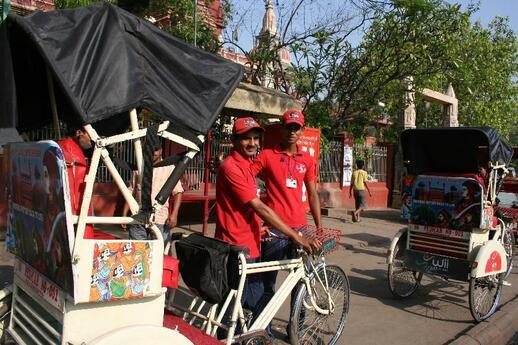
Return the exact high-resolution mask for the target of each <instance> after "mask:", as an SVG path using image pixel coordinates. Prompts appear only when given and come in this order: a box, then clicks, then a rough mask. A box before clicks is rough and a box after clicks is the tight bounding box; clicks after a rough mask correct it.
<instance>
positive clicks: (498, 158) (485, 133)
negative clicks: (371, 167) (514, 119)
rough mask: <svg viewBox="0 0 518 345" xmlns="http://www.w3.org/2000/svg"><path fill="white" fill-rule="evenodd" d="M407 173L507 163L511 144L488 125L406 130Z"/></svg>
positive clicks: (466, 169) (462, 170) (403, 137)
mask: <svg viewBox="0 0 518 345" xmlns="http://www.w3.org/2000/svg"><path fill="white" fill-rule="evenodd" d="M401 146H402V149H403V160H404V162H405V165H406V167H407V171H408V173H410V174H413V175H418V174H423V173H435V172H440V173H477V172H478V168H479V167H480V166H485V167H487V165H488V162H489V161H490V162H492V163H493V164H495V163H497V162H498V163H499V164H505V165H507V164H509V163H510V162H511V159H512V156H513V149H512V147H511V146H510V145H509V144H508V143H507V142H506V141H505V140H504V139H503V138H502V137H501V136H500V135H499V134H498V132H497V131H496V130H495V129H493V128H490V127H454V128H427V129H408V130H405V131H403V132H402V133H401Z"/></svg>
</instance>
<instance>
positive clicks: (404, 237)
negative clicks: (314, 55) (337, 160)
mask: <svg viewBox="0 0 518 345" xmlns="http://www.w3.org/2000/svg"><path fill="white" fill-rule="evenodd" d="M401 147H402V150H403V152H402V153H403V162H404V165H405V167H406V169H407V176H406V177H405V179H404V186H403V193H404V194H403V197H404V198H405V199H409V200H410V202H409V203H407V205H410V220H409V224H408V227H407V228H405V229H402V230H400V231H399V232H398V233H397V234H396V236H395V237H394V239H393V240H392V243H391V245H390V249H389V252H388V258H387V263H388V272H387V274H388V285H389V289H390V291H391V292H392V294H393V295H394V296H395V297H396V298H407V297H410V296H411V295H412V294H413V293H414V292H415V291H416V290H417V289H418V287H419V285H420V282H421V279H422V277H423V274H429V275H434V276H439V277H443V278H446V279H454V280H459V281H465V282H469V307H470V311H471V315H472V316H473V318H474V319H475V321H477V322H479V321H482V320H484V319H487V318H488V317H490V316H491V315H492V314H493V313H494V312H495V310H496V308H497V306H498V303H499V300H500V296H501V293H502V286H503V282H504V279H505V277H506V276H507V275H508V274H509V272H510V270H511V269H512V261H513V254H514V253H513V251H514V241H513V233H512V230H511V226H510V224H508V222H507V220H506V219H505V218H504V219H502V218H498V217H496V216H495V213H494V211H493V208H494V205H495V200H496V195H497V192H498V190H499V188H500V185H501V183H502V180H503V178H504V176H505V174H506V173H507V169H506V166H507V165H508V164H509V162H510V160H511V158H512V148H511V147H510V146H509V145H508V144H507V143H506V142H505V141H504V140H503V139H502V138H501V137H500V135H499V134H498V133H497V132H496V131H495V130H494V129H492V128H487V127H483V128H442V129H413V130H406V131H404V132H403V133H402V134H401Z"/></svg>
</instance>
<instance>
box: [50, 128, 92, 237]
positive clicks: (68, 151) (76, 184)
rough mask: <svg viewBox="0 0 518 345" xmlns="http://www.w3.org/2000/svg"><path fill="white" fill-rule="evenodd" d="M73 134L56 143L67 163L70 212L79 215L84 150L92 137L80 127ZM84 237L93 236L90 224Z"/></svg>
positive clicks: (89, 144) (86, 165) (84, 175)
mask: <svg viewBox="0 0 518 345" xmlns="http://www.w3.org/2000/svg"><path fill="white" fill-rule="evenodd" d="M73 134H74V135H73V136H69V137H67V138H65V139H62V140H59V141H58V142H57V144H58V145H59V147H61V150H62V151H63V155H64V158H65V163H66V165H67V173H68V185H69V189H70V204H71V207H72V214H73V215H79V213H80V211H81V203H82V201H83V194H84V191H85V177H86V173H87V171H88V163H87V161H86V158H85V154H84V151H85V150H88V149H90V148H91V147H92V139H91V138H90V135H88V133H87V132H86V131H85V130H84V129H82V128H80V129H76V130H75V131H74V132H73ZM88 215H92V209H91V208H89V210H88ZM84 238H87V239H92V238H94V228H93V226H92V225H91V224H87V225H86V228H85V234H84Z"/></svg>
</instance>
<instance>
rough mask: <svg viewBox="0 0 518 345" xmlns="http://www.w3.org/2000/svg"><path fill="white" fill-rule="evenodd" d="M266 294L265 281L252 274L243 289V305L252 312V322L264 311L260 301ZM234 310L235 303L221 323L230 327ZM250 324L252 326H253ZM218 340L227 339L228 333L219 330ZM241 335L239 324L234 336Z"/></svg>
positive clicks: (228, 309) (230, 305)
mask: <svg viewBox="0 0 518 345" xmlns="http://www.w3.org/2000/svg"><path fill="white" fill-rule="evenodd" d="M246 262H247V263H249V264H252V263H256V262H259V258H255V259H246ZM263 294H264V288H263V280H262V277H261V275H260V274H251V275H249V276H248V277H247V278H246V280H245V286H244V288H243V294H242V296H241V304H242V306H243V308H244V309H248V310H250V311H251V312H252V320H251V323H253V320H254V318H256V317H257V316H258V315H259V314H260V313H261V311H262V308H261V304H260V301H261V299H262V297H263ZM233 309H234V302H231V303H230V304H229V306H228V308H227V311H226V312H225V315H223V319H222V320H221V323H223V324H225V325H229V326H230V320H231V319H232V310H233ZM251 323H250V324H251ZM217 333H218V339H226V337H227V331H226V330H224V329H222V328H218V332H217ZM239 333H241V326H240V324H239V322H238V323H237V327H236V331H235V333H234V334H239Z"/></svg>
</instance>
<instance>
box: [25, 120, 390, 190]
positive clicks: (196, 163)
mask: <svg viewBox="0 0 518 345" xmlns="http://www.w3.org/2000/svg"><path fill="white" fill-rule="evenodd" d="M61 131H62V133H66V126H65V125H64V124H61ZM27 135H28V138H29V140H46V139H51V140H54V139H56V133H55V131H54V128H53V127H50V126H49V127H44V128H41V129H38V130H34V131H31V132H29V133H27ZM329 145H330V146H329V149H328V150H326V151H325V152H320V161H319V173H318V177H319V182H337V183H339V182H340V178H341V173H342V149H343V148H342V145H343V143H342V141H341V140H332V141H331V142H330V143H329ZM109 149H110V151H111V152H110V155H111V156H112V157H117V158H119V159H121V160H123V161H125V162H127V163H128V164H129V165H135V156H134V151H133V142H131V141H125V142H122V143H117V144H115V145H113V146H112V147H110V148H109ZM231 151H232V143H231V141H230V137H227V136H221V135H220V136H218V137H216V138H213V139H212V141H211V147H210V153H211V157H216V156H218V155H219V154H221V155H223V156H224V157H226V156H227V155H228V154H229V153H230V152H231ZM353 159H354V161H356V160H357V159H363V160H364V161H365V170H366V171H367V173H368V174H369V177H370V178H371V179H372V181H378V182H386V179H387V148H386V147H382V146H364V145H354V147H353ZM204 161H205V147H203V148H202V150H201V151H200V153H199V154H198V155H196V156H195V157H194V159H193V160H192V161H191V162H190V163H189V165H188V166H187V169H186V170H185V173H184V175H183V176H182V179H181V181H182V185H183V186H184V188H185V189H186V190H198V189H200V185H201V183H203V182H204V181H205V169H204ZM118 170H119V173H120V174H121V176H122V178H123V179H124V180H125V181H129V180H130V178H131V172H130V171H128V170H125V169H122V168H118ZM112 180H113V179H112V177H111V175H110V173H109V172H108V169H107V168H106V166H105V165H104V164H103V163H102V162H101V164H100V165H99V170H98V173H97V179H96V182H112ZM209 181H210V183H216V175H215V174H214V173H213V172H210V175H209Z"/></svg>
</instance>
